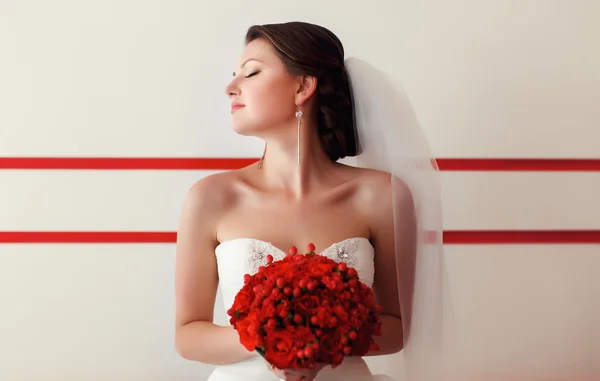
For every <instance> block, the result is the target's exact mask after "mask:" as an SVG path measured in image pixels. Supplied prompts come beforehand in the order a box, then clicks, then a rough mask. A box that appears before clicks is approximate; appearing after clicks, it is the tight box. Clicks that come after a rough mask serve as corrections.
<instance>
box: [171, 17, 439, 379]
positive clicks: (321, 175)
mask: <svg viewBox="0 0 600 381" xmlns="http://www.w3.org/2000/svg"><path fill="white" fill-rule="evenodd" d="M349 73H350V70H349V67H348V64H347V61H345V59H344V48H343V46H342V43H341V42H340V40H339V39H338V38H337V37H336V36H335V35H334V34H333V33H332V32H330V31H329V30H327V29H325V28H323V27H320V26H317V25H313V24H308V23H301V22H291V23H284V24H270V25H262V26H253V27H251V28H250V29H249V30H248V33H247V35H246V44H245V48H244V50H243V52H242V54H241V57H240V59H239V62H238V65H237V68H236V70H235V72H234V73H233V79H232V80H231V82H230V83H229V84H228V85H227V86H226V89H225V92H226V95H227V96H228V97H229V99H230V101H231V117H232V121H233V128H234V130H235V131H236V132H237V133H239V134H241V135H245V136H255V137H259V138H261V139H263V140H264V142H265V151H264V153H263V156H262V158H261V159H260V160H259V161H258V162H256V163H254V164H252V165H250V166H248V167H245V168H242V169H239V170H235V171H229V172H224V173H219V174H215V175H211V176H207V177H205V178H203V179H201V180H199V181H198V182H197V183H196V184H194V185H193V186H192V188H191V189H190V190H189V192H188V194H187V196H186V199H185V201H184V207H183V210H182V215H181V220H180V226H179V231H178V238H177V256H176V324H177V326H176V349H177V351H178V353H179V354H180V355H181V356H182V357H184V358H185V359H188V360H192V361H198V362H202V363H206V364H213V365H216V366H217V367H216V369H215V370H214V372H213V373H212V375H211V376H210V377H209V380H210V381H228V380H244V381H250V380H261V381H268V380H280V379H282V380H291V381H294V380H305V381H311V380H374V379H377V377H378V376H374V375H372V372H371V370H370V368H369V367H368V366H367V363H366V362H365V360H364V359H363V358H352V357H350V358H346V359H345V360H344V362H343V364H342V365H341V366H339V367H338V368H336V369H331V368H330V367H327V366H326V367H321V368H319V369H316V370H312V371H305V372H300V371H295V370H289V369H276V368H274V367H273V366H271V365H270V364H267V363H266V362H265V361H264V360H263V359H262V357H260V356H259V355H258V354H257V353H256V352H249V351H247V350H246V349H245V348H244V347H243V346H242V345H241V344H240V341H239V337H238V334H237V332H236V331H235V330H234V329H233V328H232V327H230V326H218V325H216V324H214V323H213V310H214V305H215V299H216V295H217V287H218V286H220V288H221V290H222V294H223V298H224V300H223V302H224V304H225V307H226V308H229V307H230V306H231V304H232V303H233V299H234V297H235V294H236V292H237V291H238V290H239V289H240V288H241V286H242V285H243V276H244V274H246V273H252V272H254V271H256V269H257V268H258V266H260V265H262V264H264V263H265V261H266V259H265V257H266V255H267V254H271V255H273V256H274V257H275V259H278V258H281V257H283V256H284V255H285V252H286V251H287V249H288V248H289V247H291V246H296V247H298V248H299V249H300V251H302V249H304V248H305V247H306V245H307V244H308V243H314V244H315V245H316V248H317V252H320V253H321V254H323V255H326V256H328V257H330V258H332V259H335V260H337V261H344V262H346V263H348V264H349V265H351V266H352V267H354V268H356V270H357V271H358V274H359V276H360V279H361V281H362V282H364V283H366V284H367V285H368V286H371V287H372V288H373V290H374V291H375V293H376V295H377V298H378V303H379V304H380V305H381V306H382V307H383V311H382V313H381V316H382V335H381V336H379V337H377V338H376V343H377V344H378V346H379V348H380V350H378V351H374V352H370V353H368V354H367V356H380V355H389V354H394V353H398V352H399V351H401V350H402V349H403V348H404V347H405V346H406V342H407V338H408V333H407V331H408V329H409V327H410V321H411V317H412V318H413V319H415V313H414V312H417V311H416V309H415V311H413V308H412V306H413V303H412V302H411V300H412V297H413V294H414V295H415V296H416V295H418V292H417V290H415V287H416V284H417V283H415V277H416V276H418V267H419V265H418V258H417V257H418V256H417V252H418V247H419V245H420V243H419V224H418V223H417V222H418V221H417V217H418V215H419V213H418V212H415V211H416V210H417V209H418V199H417V198H416V197H415V189H416V188H411V187H410V186H409V185H411V183H410V181H405V180H406V179H404V178H403V179H402V181H400V180H399V178H397V177H396V176H394V175H396V173H394V172H392V170H393V166H387V167H386V166H385V165H382V166H379V169H378V167H377V165H375V164H373V165H364V163H363V164H361V163H360V162H359V165H356V166H353V165H348V164H342V163H340V159H344V158H346V159H348V158H361V157H362V156H363V155H365V158H368V157H367V156H369V155H370V158H371V159H372V160H371V161H372V162H381V160H380V158H379V159H378V158H377V157H376V156H377V155H378V154H379V155H381V154H383V153H384V150H383V146H381V147H380V149H373V148H371V147H374V146H373V145H369V142H372V141H373V140H372V139H375V138H377V137H378V136H379V135H377V134H378V133H377V131H375V130H372V131H370V130H366V131H361V130H360V129H361V128H371V127H368V126H361V123H363V124H364V120H366V119H365V118H367V117H368V114H369V110H365V109H359V108H360V107H362V106H361V105H362V104H363V103H364V102H366V101H367V100H366V99H365V96H364V95H359V94H358V91H359V89H358V86H359V85H360V83H359V79H357V78H351V76H350V75H349ZM373 80H375V78H373ZM366 82H368V81H366ZM366 82H363V84H366ZM381 95H382V94H378V95H377V97H378V98H382V97H381ZM361 97H362V98H361ZM359 102H363V103H359ZM364 104H368V103H364ZM381 106H386V105H385V104H382V105H381ZM382 112H384V110H383V109H382ZM396 112H397V111H396ZM359 118H360V120H359ZM380 137H383V136H380ZM363 139H364V141H363ZM359 140H360V141H359ZM384 140H385V139H384ZM359 143H360V144H359ZM390 143H392V144H395V143H394V142H387V144H390ZM397 143H398V144H397V148H398V149H401V145H400V142H397ZM367 149H369V151H368V152H367ZM391 151H394V150H393V149H392V150H391ZM403 154H407V152H404V153H403ZM388 156H389V155H388ZM392 156H393V155H392ZM426 163H429V164H431V161H426ZM434 169H435V168H434ZM409 180H410V179H409ZM411 189H412V191H411ZM438 246H439V245H437V246H436V247H438ZM429 282H431V279H430V280H429ZM417 288H418V287H417ZM406 290H408V291H406ZM417 325H418V324H416V323H415V326H417ZM415 337H416V338H418V334H416V333H415ZM415 352H417V351H415ZM432 356H433V354H432ZM432 358H433V357H432ZM413 361H416V360H413ZM373 373H377V372H373ZM386 376H391V377H393V378H396V377H397V376H399V375H398V374H389V373H388V374H387V375H386ZM379 377H384V376H379Z"/></svg>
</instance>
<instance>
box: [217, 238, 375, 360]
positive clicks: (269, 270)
mask: <svg viewBox="0 0 600 381" xmlns="http://www.w3.org/2000/svg"><path fill="white" fill-rule="evenodd" d="M308 251H309V252H308V253H307V254H304V255H300V254H298V253H297V250H296V249H295V248H291V249H290V255H288V256H286V257H285V258H283V259H282V260H279V261H273V258H272V256H270V257H268V260H267V263H266V265H264V266H261V267H260V268H259V270H258V272H257V273H256V274H254V275H249V274H247V275H246V276H244V286H243V287H242V289H241V290H240V291H239V292H238V294H237V295H236V297H235V300H234V303H233V305H232V306H231V308H230V309H229V310H228V314H229V316H230V317H231V318H230V322H231V324H232V325H233V327H234V328H235V329H236V330H237V331H238V334H239V336H240V342H241V343H242V344H243V346H244V347H245V348H247V349H248V350H257V351H258V352H259V353H261V354H262V355H263V356H264V357H265V358H266V360H267V361H269V362H270V363H272V364H273V365H275V366H276V367H278V368H301V369H305V368H311V367H313V366H315V365H316V364H317V363H326V364H330V365H332V366H333V367H335V366H338V365H339V364H341V363H342V361H343V359H344V357H345V356H349V355H364V354H365V353H366V352H367V351H369V350H373V349H374V347H375V346H374V344H373V336H377V335H379V334H380V330H381V322H380V320H379V316H378V313H379V311H380V307H379V306H378V305H377V303H376V301H375V294H374V293H373V290H371V289H370V288H369V287H367V286H366V285H364V284H363V283H361V282H360V281H359V279H358V273H357V272H356V270H355V269H353V268H350V267H348V266H347V265H346V264H345V263H337V262H335V261H333V260H331V259H329V258H327V257H324V256H322V255H319V254H315V253H314V245H313V246H310V245H309V246H308Z"/></svg>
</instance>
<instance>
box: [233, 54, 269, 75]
mask: <svg viewBox="0 0 600 381" xmlns="http://www.w3.org/2000/svg"><path fill="white" fill-rule="evenodd" d="M250 61H256V62H261V63H262V61H261V60H259V59H256V58H248V59H247V60H246V61H244V62H242V64H241V65H240V69H243V68H244V66H246V64H247V63H248V62H250ZM235 75H236V73H235V71H234V72H233V76H234V77H235Z"/></svg>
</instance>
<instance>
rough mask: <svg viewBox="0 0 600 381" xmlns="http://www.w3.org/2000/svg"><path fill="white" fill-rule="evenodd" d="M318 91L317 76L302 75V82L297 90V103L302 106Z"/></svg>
mask: <svg viewBox="0 0 600 381" xmlns="http://www.w3.org/2000/svg"><path fill="white" fill-rule="evenodd" d="M316 91H317V78H316V77H311V76H308V75H303V76H302V77H300V83H299V86H298V89H297V90H296V104H297V105H298V106H302V104H304V103H305V102H306V101H307V100H309V99H310V98H311V97H312V96H313V95H314V94H315V92H316Z"/></svg>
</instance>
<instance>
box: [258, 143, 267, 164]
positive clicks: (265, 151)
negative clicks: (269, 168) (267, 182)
mask: <svg viewBox="0 0 600 381" xmlns="http://www.w3.org/2000/svg"><path fill="white" fill-rule="evenodd" d="M266 154H267V142H265V149H264V150H263V154H262V157H261V158H260V160H259V161H258V169H261V168H262V166H263V161H264V160H265V155H266Z"/></svg>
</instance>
